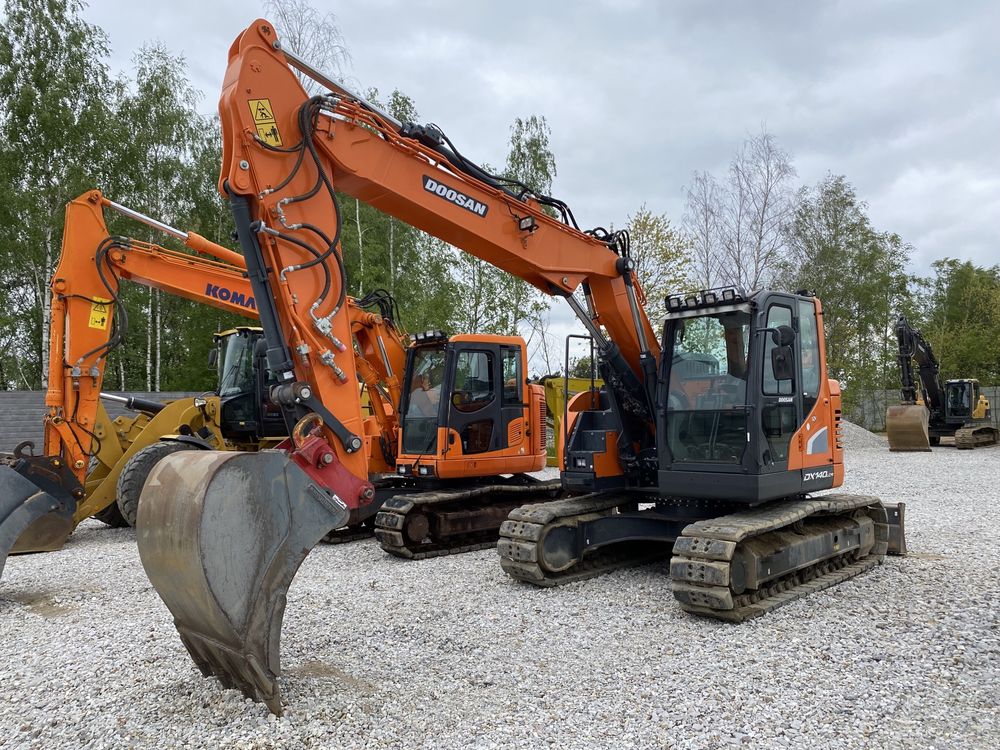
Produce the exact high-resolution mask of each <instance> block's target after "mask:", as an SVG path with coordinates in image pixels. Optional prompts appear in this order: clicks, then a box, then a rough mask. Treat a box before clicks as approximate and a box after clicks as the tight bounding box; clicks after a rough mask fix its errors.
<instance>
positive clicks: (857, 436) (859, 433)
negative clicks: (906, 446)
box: [840, 419, 889, 451]
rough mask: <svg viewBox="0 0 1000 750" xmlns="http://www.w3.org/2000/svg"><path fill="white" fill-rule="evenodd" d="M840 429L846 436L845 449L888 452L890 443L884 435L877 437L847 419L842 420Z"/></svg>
mask: <svg viewBox="0 0 1000 750" xmlns="http://www.w3.org/2000/svg"><path fill="white" fill-rule="evenodd" d="M840 429H841V432H842V434H843V436H844V448H846V449H847V450H849V451H854V450H888V447H889V443H888V441H887V440H886V438H885V436H884V435H876V434H875V433H874V432H869V431H868V430H866V429H865V428H864V427H862V426H861V425H857V424H854V422H848V421H847V420H846V419H844V420H841V422H840Z"/></svg>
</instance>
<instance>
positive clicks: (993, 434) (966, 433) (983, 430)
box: [955, 426, 1000, 450]
mask: <svg viewBox="0 0 1000 750" xmlns="http://www.w3.org/2000/svg"><path fill="white" fill-rule="evenodd" d="M998 434H1000V433H998V430H997V429H996V428H995V427H984V426H977V427H962V428H961V429H958V430H955V447H956V448H958V449H959V450H971V449H972V448H982V447H983V446H987V445H996V444H997V439H998Z"/></svg>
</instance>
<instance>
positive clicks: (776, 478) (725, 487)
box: [659, 288, 843, 505]
mask: <svg viewBox="0 0 1000 750" xmlns="http://www.w3.org/2000/svg"><path fill="white" fill-rule="evenodd" d="M820 321H821V311H820V309H819V303H818V301H817V300H815V299H814V298H812V297H807V296H801V295H794V294H785V293H778V292H762V293H758V294H755V295H752V296H750V297H748V296H747V295H746V294H745V293H744V292H743V291H742V290H739V289H734V288H727V289H720V290H707V291H703V292H700V293H699V294H697V295H691V296H686V297H682V296H674V297H671V298H670V299H669V300H668V312H667V318H666V322H665V326H664V336H663V351H664V356H663V360H662V363H663V364H662V367H661V382H662V384H663V387H661V394H662V395H661V398H662V399H663V400H664V404H663V409H662V414H663V419H664V422H665V424H664V429H662V430H660V431H659V434H660V435H661V438H660V440H661V446H660V450H659V455H660V471H659V489H660V491H661V492H662V493H663V494H665V495H669V496H684V497H700V498H714V499H721V500H731V501H734V502H737V503H742V504H748V505H757V504H759V503H762V502H765V501H768V500H772V499H775V498H781V497H790V496H793V495H795V494H797V493H800V492H810V491H815V490H821V489H829V488H831V487H835V486H838V485H839V484H840V479H841V477H842V474H843V451H842V450H841V448H840V446H839V443H838V442H837V440H836V437H835V436H836V434H837V428H838V423H839V419H840V392H839V387H838V386H837V384H836V381H831V380H828V379H827V378H826V368H825V367H824V366H823V361H824V353H823V351H822V346H821V341H822V329H821V322H820Z"/></svg>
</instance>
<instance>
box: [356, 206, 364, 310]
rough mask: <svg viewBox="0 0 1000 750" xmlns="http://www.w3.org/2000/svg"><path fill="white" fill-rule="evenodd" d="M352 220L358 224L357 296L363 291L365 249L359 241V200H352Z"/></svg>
mask: <svg viewBox="0 0 1000 750" xmlns="http://www.w3.org/2000/svg"><path fill="white" fill-rule="evenodd" d="M354 221H355V223H356V224H357V225H358V296H359V297H360V296H362V295H363V294H364V293H365V250H364V245H363V244H362V241H361V201H359V200H357V199H356V198H355V200H354Z"/></svg>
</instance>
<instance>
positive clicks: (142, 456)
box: [116, 440, 196, 527]
mask: <svg viewBox="0 0 1000 750" xmlns="http://www.w3.org/2000/svg"><path fill="white" fill-rule="evenodd" d="M190 450H196V449H195V448H194V447H193V446H191V445H188V444H186V443H174V442H171V441H169V440H165V441H163V442H161V443H153V444H152V445H148V446H146V447H145V448H143V449H142V450H141V451H139V452H138V453H136V454H135V455H134V456H132V458H130V459H129V460H128V463H127V464H125V468H124V469H122V473H121V475H120V476H119V477H118V492H117V494H118V503H117V505H116V507H117V508H118V510H119V511H121V515H122V518H123V519H124V520H125V522H126V523H127V524H128V525H129V526H132V527H134V526H135V517H136V514H137V513H138V512H139V496H140V495H141V494H142V486H143V485H144V484H145V483H146V477H148V476H149V472H151V471H152V470H153V467H154V466H156V464H157V463H159V461H160V459H161V458H163V457H165V456H169V455H170V454H171V453H177V452H179V451H190Z"/></svg>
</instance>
